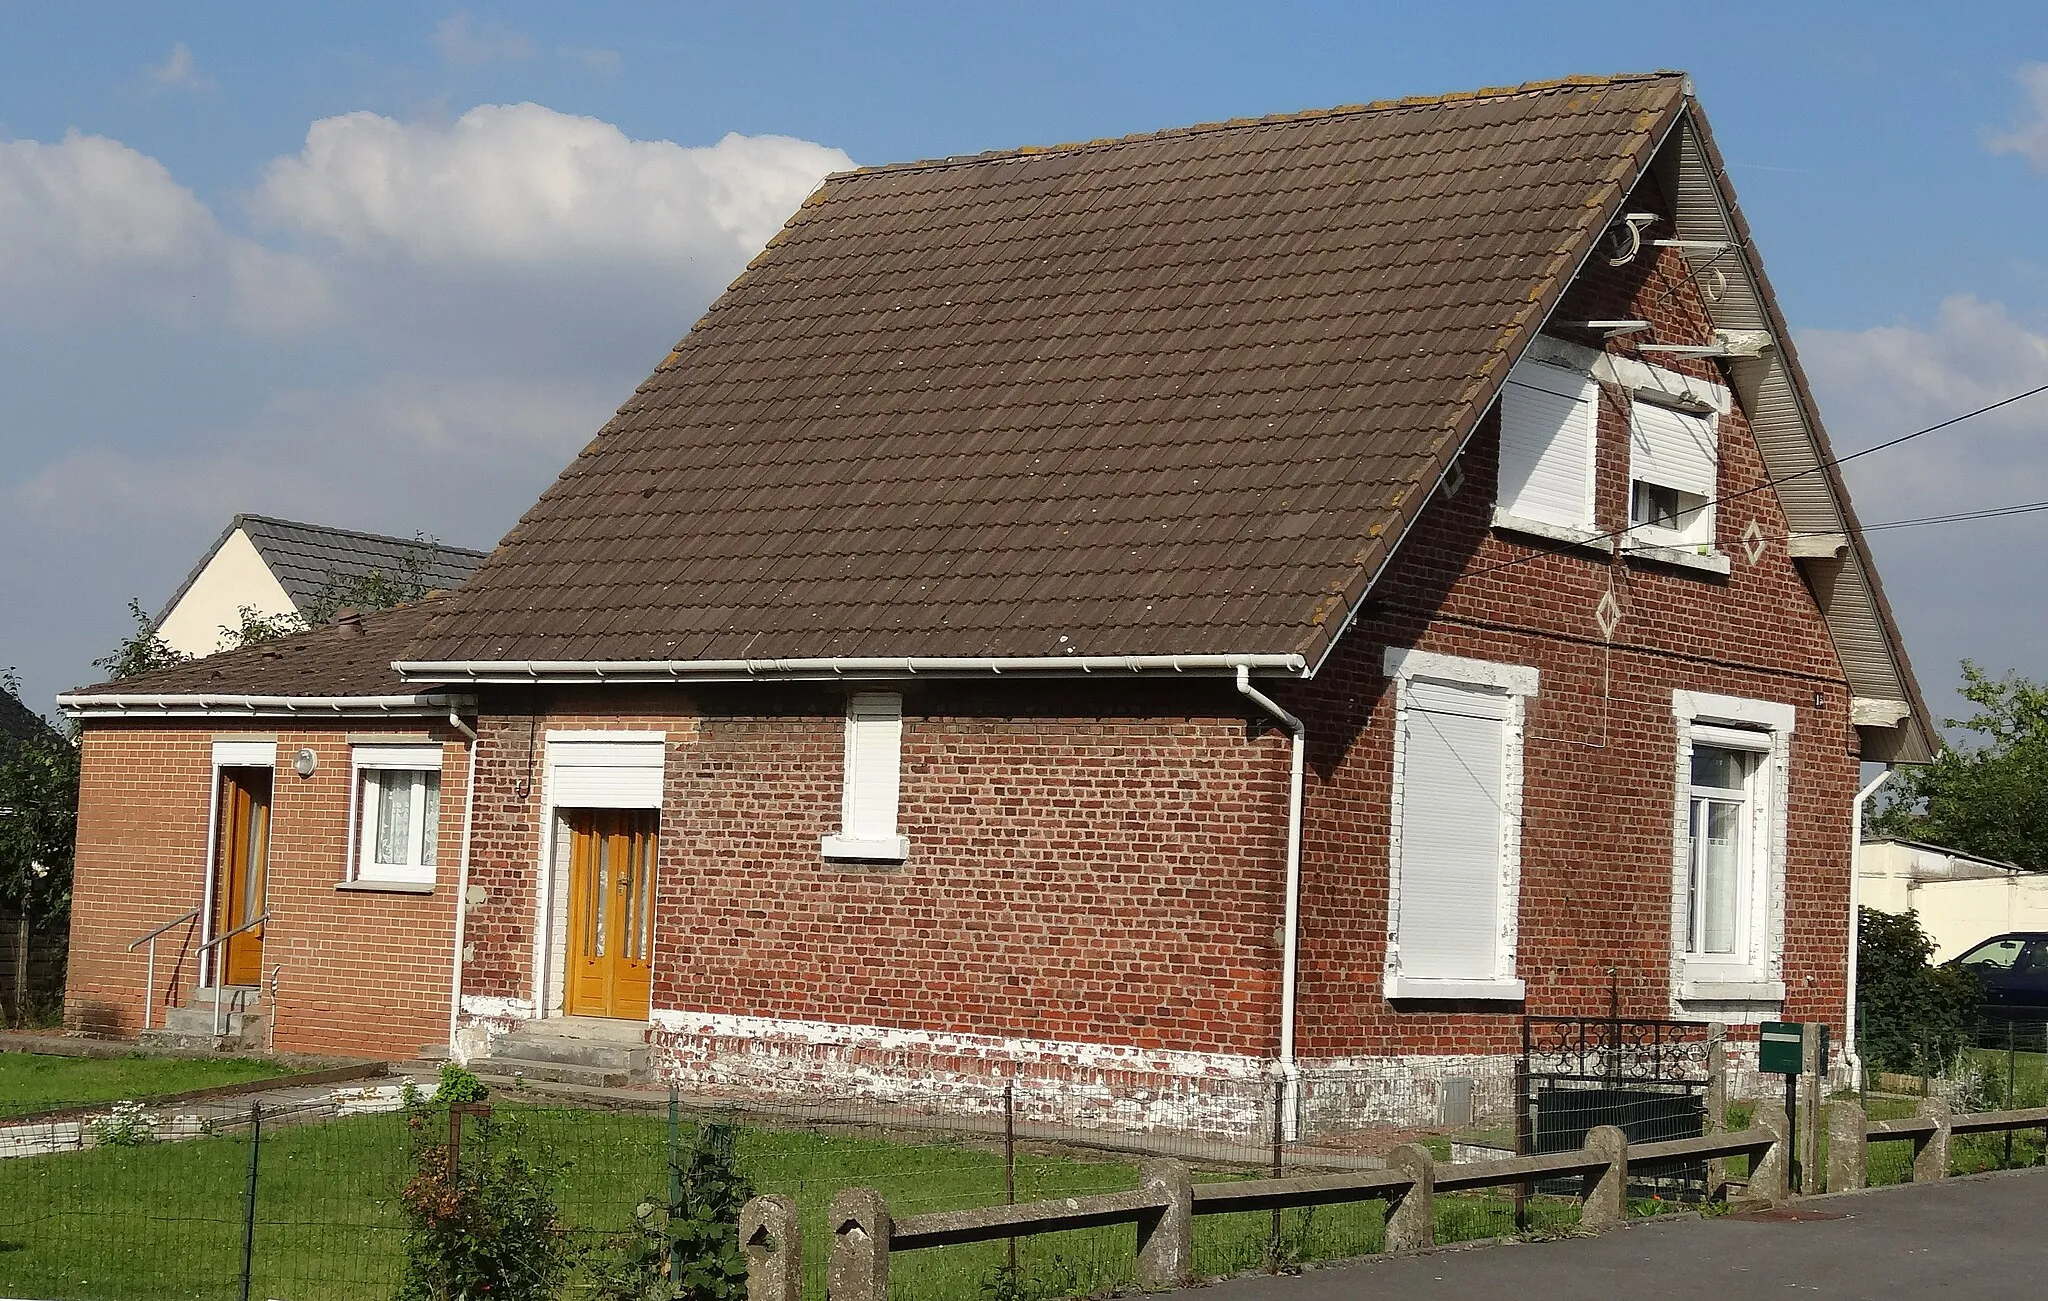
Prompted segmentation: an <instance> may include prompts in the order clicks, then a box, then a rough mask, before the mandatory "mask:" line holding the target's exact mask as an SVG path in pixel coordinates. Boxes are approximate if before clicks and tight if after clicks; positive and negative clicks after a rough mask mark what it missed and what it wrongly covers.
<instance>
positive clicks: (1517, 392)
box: [1498, 362, 1600, 528]
mask: <svg viewBox="0 0 2048 1301" xmlns="http://www.w3.org/2000/svg"><path fill="white" fill-rule="evenodd" d="M1599 399H1600V388H1599V386H1598V385H1597V384H1595V383H1594V382H1593V381H1592V379H1591V378H1589V377H1588V376H1585V375H1581V374H1579V373H1578V372H1577V371H1570V370H1565V369H1564V368H1562V367H1559V366H1550V365H1545V364H1543V363H1540V362H1524V363H1522V364H1521V365H1518V366H1516V367H1515V369H1514V371H1513V373H1511V374H1510V375H1509V376H1508V383H1507V386H1506V388H1504V389H1503V390H1502V392H1501V399H1500V493H1499V498H1498V501H1499V505H1500V508H1501V510H1503V511H1505V512H1507V513H1508V514H1510V515H1516V516H1519V517H1521V518H1523V519H1528V520H1537V521H1540V522H1542V523H1545V524H1556V525H1560V526H1563V527H1567V528H1591V527H1592V526H1593V447H1594V437H1595V430H1596V427H1597V423H1598V420H1599V412H1600V406H1599Z"/></svg>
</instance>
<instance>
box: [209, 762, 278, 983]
mask: <svg viewBox="0 0 2048 1301" xmlns="http://www.w3.org/2000/svg"><path fill="white" fill-rule="evenodd" d="M220 807H221V833H220V873H219V886H218V888H217V889H216V891H215V894H214V897H215V899H216V900H218V902H219V905H220V906H219V908H218V909H217V910H216V917H215V923H214V929H213V933H214V934H215V935H226V934H227V933H228V932H229V931H232V930H234V929H235V928H236V927H238V926H245V925H247V924H248V923H250V922H252V921H254V920H256V919H257V918H258V917H261V916H262V915H263V907H264V887H265V884H266V882H265V877H266V876H267V875H268V868H269V862H270V770H269V769H268V768H227V769H223V770H222V771H221V779H220ZM221 951H222V956H221V976H220V979H219V981H218V982H217V983H220V984H224V985H260V984H262V983H263V928H262V927H261V926H257V927H254V928H252V929H250V930H246V931H243V932H242V933H241V934H239V935H236V936H233V937H232V938H230V939H229V940H228V941H227V943H225V944H223V945H221Z"/></svg>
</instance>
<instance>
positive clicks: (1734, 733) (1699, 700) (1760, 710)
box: [1671, 690, 1798, 1023]
mask: <svg viewBox="0 0 2048 1301" xmlns="http://www.w3.org/2000/svg"><path fill="white" fill-rule="evenodd" d="M1671 713H1672V717H1673V719H1674V720H1675V721H1676V723H1677V731H1678V746H1677V750H1678V753H1677V765H1676V770H1675V782H1674V785H1673V793H1674V798H1673V804H1674V810H1673V818H1672V884H1671V973H1672V974H1671V983H1672V989H1671V998H1672V1005H1673V1008H1674V1010H1675V1011H1677V1012H1678V1013H1680V1014H1681V1015H1683V1014H1686V1013H1689V1012H1705V1013H1710V1014H1712V1016H1713V1017H1714V1018H1716V1019H1719V1020H1723V1021H1734V1022H1737V1023H1747V1022H1755V1021H1762V1020H1768V1019H1770V1018H1771V1017H1773V1016H1775V1015H1776V1014H1777V1009H1778V1004H1779V1003H1781V1002H1782V1001H1783V1000H1784V997H1785V972H1784V950H1785V841H1786V809H1787V808H1788V807H1789V798H1788V797H1789V789H1790V776H1791V754H1792V737H1793V733H1794V729H1795V726H1796V724H1797V720H1798V710H1797V709H1796V708H1795V707H1793V706H1791V705H1782V704H1778V703H1776V702H1773V701H1766V700H1751V699H1747V698H1745V697H1741V696H1722V695H1715V694H1711V693H1708V692H1699V691H1684V690H1679V691H1673V692H1672V693H1671ZM1695 745H1713V746H1718V747H1721V748H1723V749H1731V750H1748V751H1750V752H1751V753H1753V754H1755V755H1756V756H1757V758H1756V762H1755V766H1754V767H1753V769H1752V770H1751V772H1750V774H1749V776H1748V795H1749V804H1748V817H1747V819H1746V822H1747V825H1746V826H1745V827H1744V828H1743V834H1744V841H1745V844H1744V850H1745V853H1744V861H1743V863H1742V872H1743V879H1742V881H1741V882H1740V884H1739V885H1738V887H1737V898H1738V904H1737V907H1738V910H1739V911H1738V916H1737V925H1736V930H1737V937H1738V938H1737V942H1736V949H1737V951H1736V953H1735V954H1734V955H1732V956H1729V957H1723V956H1719V955H1706V954H1695V953H1693V952H1691V951H1690V948H1691V945H1690V941H1689V926H1690V922H1691V915H1692V897H1691V896H1692V890H1691V884H1692V853H1693V849H1692V799H1693V796H1692V791H1693V785H1692V755H1693V747H1694V746H1695Z"/></svg>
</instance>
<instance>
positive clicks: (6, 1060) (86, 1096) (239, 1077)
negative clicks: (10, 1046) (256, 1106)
mask: <svg viewBox="0 0 2048 1301" xmlns="http://www.w3.org/2000/svg"><path fill="white" fill-rule="evenodd" d="M284 1073H285V1068H284V1067H281V1066H279V1065H277V1064H276V1063H274V1062H266V1061H254V1060H251V1059H249V1058H246V1057H233V1058H217V1057H203V1058H202V1057H144V1056H141V1055H139V1054H137V1055H132V1056H127V1057H57V1056H52V1055H49V1054H45V1053H14V1052H0V1116H20V1115H25V1114H27V1113H29V1112H33V1111H46V1110H49V1109H51V1108H55V1107H65V1106H70V1105H72V1104H74V1103H75V1104H80V1105H83V1104H87V1103H94V1102H116V1101H119V1100H121V1099H124V1098H151V1097H158V1096H161V1095H163V1094H166V1093H183V1092H186V1091H187V1090H190V1089H206V1088H212V1087H213V1086H215V1085H219V1084H239V1083H242V1082H244V1081H246V1080H261V1079H268V1078H270V1077H271V1076H274V1075H282V1074H284Z"/></svg>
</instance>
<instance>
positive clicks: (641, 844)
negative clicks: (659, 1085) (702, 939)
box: [562, 809, 655, 1021]
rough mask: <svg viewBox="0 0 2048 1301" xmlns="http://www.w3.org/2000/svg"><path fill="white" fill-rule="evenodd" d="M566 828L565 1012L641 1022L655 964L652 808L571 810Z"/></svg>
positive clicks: (563, 1002)
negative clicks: (566, 957)
mask: <svg viewBox="0 0 2048 1301" xmlns="http://www.w3.org/2000/svg"><path fill="white" fill-rule="evenodd" d="M564 817H565V818H566V819H567V822H568V827H569V836H570V845H569V954H568V957H569V961H568V970H567V971H566V972H565V973H564V974H565V975H566V977H567V981H566V983H567V989H566V990H565V991H564V996H563V999H562V1010H563V1011H564V1012H567V1013H568V1014H569V1015H570V1016H608V1017H618V1018H621V1019H626V1020H633V1021H645V1020H646V1019H647V1008H648V1003H649V993H650V990H651V988H652V984H653V970H654V964H653V961H652V956H653V952H654V845H655V836H654V822H655V815H654V812H653V810H651V809H575V810H571V811H569V812H567V813H565V814H564Z"/></svg>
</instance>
